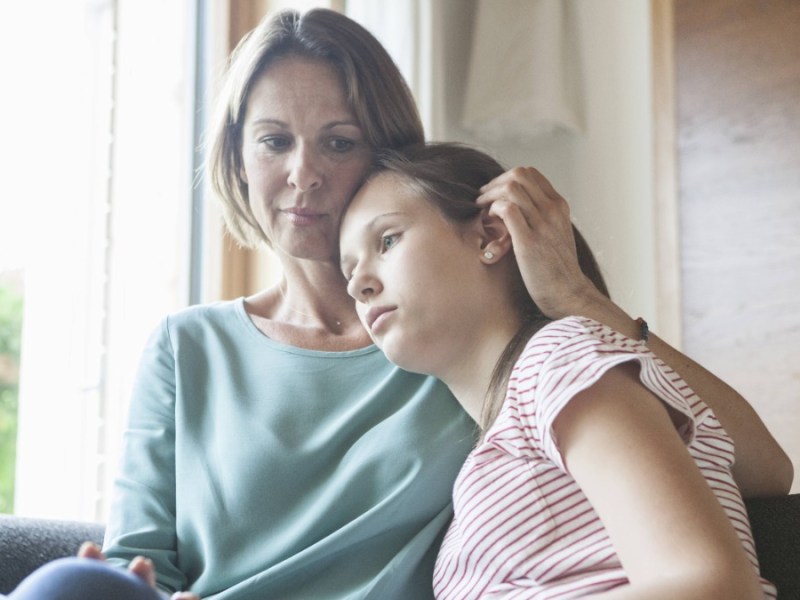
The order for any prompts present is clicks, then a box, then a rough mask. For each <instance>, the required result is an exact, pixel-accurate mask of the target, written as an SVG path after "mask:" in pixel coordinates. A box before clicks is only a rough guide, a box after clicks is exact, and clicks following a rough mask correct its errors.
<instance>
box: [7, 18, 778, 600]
mask: <svg viewBox="0 0 800 600" xmlns="http://www.w3.org/2000/svg"><path fill="white" fill-rule="evenodd" d="M423 137H424V136H423V130H422V126H421V123H420V120H419V117H418V114H417V111H416V108H415V106H414V102H413V98H412V96H411V94H410V93H409V91H408V88H407V86H406V85H405V83H404V81H403V79H402V77H401V75H400V73H399V71H398V70H397V68H396V67H395V66H394V64H393V63H392V61H391V59H390V58H389V56H388V54H387V53H386V51H385V50H384V49H383V48H382V47H381V46H380V44H379V43H378V42H377V41H376V40H375V38H374V37H373V36H372V35H371V34H369V33H368V32H367V31H366V30H365V29H363V28H362V27H360V26H359V25H357V24H356V23H355V22H353V21H352V20H350V19H348V18H346V17H344V16H342V15H339V14H337V13H335V12H332V11H327V10H314V11H310V12H308V13H306V14H305V15H303V16H302V17H301V16H300V15H299V14H297V13H295V12H283V13H280V14H278V15H276V16H274V17H271V18H268V19H265V20H264V21H263V22H262V23H261V24H260V25H259V26H258V27H257V28H256V29H255V30H254V31H253V32H252V33H251V34H250V35H249V36H248V37H247V39H245V40H244V41H243V42H242V43H241V44H240V46H239V47H238V48H237V50H236V51H235V53H234V55H233V57H232V60H231V64H230V67H229V70H228V79H227V83H226V85H225V87H224V89H223V91H222V94H221V103H220V111H219V114H218V116H217V119H216V121H215V123H214V124H213V125H212V128H211V131H210V135H209V142H210V144H209V145H210V151H209V155H208V169H207V171H208V177H209V180H210V182H211V184H212V187H213V189H214V191H215V193H216V194H217V196H219V198H220V200H221V201H222V205H223V207H224V210H225V215H226V221H227V224H228V226H229V229H230V231H231V232H232V233H233V235H234V236H235V237H236V238H237V239H239V241H241V242H242V243H243V244H245V245H249V246H256V247H258V246H261V245H262V244H267V245H269V246H270V247H271V248H272V250H273V251H274V252H275V254H276V255H277V257H278V258H279V260H280V261H281V264H282V267H283V277H282V279H281V281H280V282H279V283H278V284H277V285H275V286H274V287H271V288H269V289H267V290H264V291H263V292H261V293H258V294H255V295H253V296H251V297H248V298H245V299H239V300H236V301H233V302H227V303H218V304H212V305H207V306H200V307H193V308H190V309H187V310H186V311H182V312H180V313H178V314H175V315H171V316H170V317H168V319H166V320H165V322H164V323H163V324H162V326H161V327H159V328H158V330H157V331H156V332H155V333H154V336H153V338H152V341H151V343H150V345H149V346H148V348H147V350H146V351H145V354H144V357H143V360H142V365H141V370H140V375H139V379H138V381H137V384H136V387H135V389H134V393H133V397H132V401H131V409H130V410H131V412H130V423H129V426H128V429H127V431H126V434H125V437H126V440H125V448H124V457H123V462H122V465H121V470H120V474H119V477H118V478H117V482H116V488H115V489H116V494H115V501H114V505H113V507H112V514H111V519H110V521H109V523H108V529H107V537H106V542H105V548H104V551H105V554H106V555H107V556H108V560H109V561H110V562H111V563H113V564H114V565H120V566H123V565H125V564H132V565H133V567H134V570H135V572H136V574H137V575H139V576H140V577H141V578H142V579H144V580H146V581H150V580H151V578H153V577H155V578H156V579H157V584H158V586H159V588H161V589H162V590H164V591H165V592H170V593H171V592H173V591H175V590H189V589H190V590H191V591H192V592H194V593H196V594H198V595H200V596H202V597H208V598H220V599H221V598H236V599H237V600H240V599H245V600H246V599H249V598H258V599H261V598H265V597H276V598H277V597H279V598H295V597H296V598H309V597H325V598H381V599H386V598H425V597H430V596H431V594H432V592H431V584H430V582H431V577H432V571H433V561H434V558H435V555H436V552H437V550H438V546H439V543H440V540H441V536H442V535H443V534H444V531H445V529H446V525H447V522H448V521H449V519H450V516H451V510H452V509H451V506H450V489H451V486H452V482H453V480H454V478H455V476H456V472H457V470H458V468H459V466H460V464H461V463H462V462H463V460H464V458H465V456H466V455H467V453H468V452H469V449H470V447H471V445H472V442H473V440H472V426H471V424H470V420H469V418H468V417H467V416H466V415H465V414H464V413H463V411H462V410H461V408H460V407H459V406H458V403H457V402H456V401H455V400H454V399H453V398H452V396H451V395H450V394H449V392H448V391H447V389H446V387H445V386H444V385H442V384H441V383H438V382H436V381H434V380H433V379H431V378H425V377H420V376H417V375H412V374H410V373H407V372H404V371H402V370H400V369H397V368H395V367H394V366H392V365H391V364H390V363H389V362H388V361H387V360H386V358H385V357H384V356H383V354H382V353H381V352H380V351H378V350H377V348H375V347H374V346H373V345H372V344H371V341H370V338H369V336H368V335H367V333H366V332H365V331H364V329H363V327H362V326H361V324H360V322H359V320H358V316H357V314H356V312H355V308H354V306H353V302H352V299H351V298H350V297H349V296H348V295H347V290H346V282H345V281H344V279H343V278H342V276H341V272H340V270H339V260H338V228H339V221H340V219H341V215H342V213H343V211H344V208H345V205H346V204H347V202H349V200H350V198H351V196H352V194H353V193H354V192H355V190H356V188H357V186H358V185H359V183H360V181H361V179H362V177H363V175H364V173H365V172H366V169H367V167H368V164H369V162H370V160H371V155H372V153H373V152H374V151H375V150H377V149H378V148H383V147H400V146H404V145H407V144H410V143H419V142H421V141H423ZM528 175H529V174H528V172H527V171H525V170H518V171H512V172H510V173H508V174H507V175H506V177H505V179H500V180H498V181H497V182H496V185H494V186H492V187H491V188H489V189H487V192H486V194H485V197H484V200H485V201H487V202H492V201H494V203H493V206H494V207H496V210H498V211H511V212H513V211H514V210H516V209H515V208H514V207H512V206H510V205H508V204H507V202H506V201H505V200H503V199H502V198H503V197H505V196H506V195H507V194H506V192H507V191H508V190H513V189H516V187H517V186H524V188H525V189H529V188H530V187H531V181H530V180H529V176H528ZM536 185H538V184H534V187H536ZM536 189H537V190H538V188H536ZM537 193H539V192H537ZM551 207H554V208H549V209H547V210H546V211H545V213H544V214H542V215H541V216H542V218H543V219H544V220H543V222H541V223H540V224H539V225H537V232H538V233H537V236H532V237H531V239H530V240H529V242H530V245H529V246H528V248H527V257H521V260H522V263H523V264H525V265H528V263H530V264H531V265H532V266H533V268H532V269H531V270H530V271H529V272H526V276H528V277H529V278H530V280H531V281H540V282H541V286H538V285H537V286H536V287H537V288H538V287H541V290H537V294H540V293H541V292H545V294H544V295H545V296H546V297H547V298H546V301H543V300H540V298H539V297H538V296H537V302H540V304H543V306H546V307H547V310H551V311H553V316H559V315H558V313H559V312H560V311H564V312H566V313H572V312H574V310H575V309H574V308H573V306H575V305H579V306H580V307H581V308H584V309H585V310H587V311H592V312H593V314H594V313H601V314H603V315H605V314H606V313H608V315H609V318H610V319H613V320H615V322H613V323H611V324H612V325H613V326H614V327H617V328H625V327H630V326H631V324H632V321H631V320H630V319H629V318H628V317H627V315H625V314H624V313H622V312H621V311H619V309H617V308H616V307H613V305H611V304H610V303H609V302H608V300H607V299H606V298H605V297H604V296H602V295H601V294H599V293H596V290H595V289H594V288H593V287H592V286H591V285H590V283H589V282H588V280H586V279H585V278H584V277H583V275H582V274H581V273H580V270H579V269H578V268H577V267H576V266H575V264H576V262H575V257H574V247H573V246H572V245H571V244H572V243H573V242H572V234H571V229H570V225H569V216H568V211H567V209H566V204H565V203H564V202H563V201H562V200H559V201H557V202H553V203H551ZM524 209H525V210H526V211H527V210H532V209H533V207H532V206H528V207H524ZM540 240H541V241H542V243H540ZM545 240H546V241H547V242H548V243H547V244H544V243H543V242H544V241H545ZM520 248H522V246H520ZM543 249H544V250H546V251H547V252H548V253H550V256H552V257H553V260H552V261H551V262H550V263H549V266H544V267H543V264H544V262H543V261H540V260H539V253H540V252H541V251H542V250H543ZM552 249H557V253H555V254H554V253H552ZM595 294H596V295H595ZM609 307H611V308H609ZM598 318H599V317H598ZM620 322H623V323H622V324H620ZM664 352H665V353H669V352H671V351H670V350H668V349H665V350H664ZM672 352H674V351H672ZM671 358H672V359H674V360H675V361H677V362H682V361H685V359H684V358H683V357H682V356H681V355H679V354H677V353H675V354H673V355H671ZM667 360H668V362H669V360H670V359H669V358H667ZM693 372H694V371H693ZM696 375H697V378H698V379H699V380H702V381H703V382H705V383H707V385H709V386H714V387H715V388H716V386H719V385H720V384H719V383H718V382H717V380H715V379H713V378H711V376H710V375H708V374H705V373H702V372H697V373H696ZM718 401H719V403H720V404H721V405H723V408H720V409H719V412H720V414H722V413H726V412H727V413H729V414H730V415H732V416H731V419H732V420H734V421H736V425H737V428H736V430H735V433H734V437H735V438H736V436H737V435H738V434H739V433H741V434H742V436H743V437H744V438H746V439H745V440H744V441H743V442H742V450H743V457H745V458H744V459H743V460H744V462H745V463H747V464H748V465H749V467H748V472H747V473H745V475H746V476H747V477H751V476H752V474H753V473H759V472H760V471H762V470H766V469H765V465H769V466H770V468H772V467H773V466H774V465H776V464H781V461H783V454H782V453H781V450H780V448H779V447H778V446H777V445H776V444H775V442H774V440H772V438H771V437H770V436H769V433H768V432H767V431H766V429H765V428H764V427H763V424H761V422H760V421H759V420H758V419H757V417H756V416H755V415H754V414H753V413H752V411H751V409H750V408H749V407H748V406H747V404H746V403H745V402H744V401H743V400H741V399H740V398H739V397H738V396H736V395H735V394H733V393H732V392H729V391H728V390H722V391H721V392H720V393H719V395H718ZM751 455H752V456H751ZM750 471H752V473H751V472H750ZM784 479H785V478H784V477H782V476H780V477H776V478H775V480H766V479H762V480H760V481H759V480H757V479H755V478H753V481H752V483H753V485H754V488H755V489H759V490H762V491H763V492H764V493H770V492H772V491H773V490H775V489H777V488H783V487H785V486H786V485H787V484H785V481H784ZM83 555H85V556H90V557H98V556H99V552H98V551H97V550H96V549H87V550H84V552H83ZM137 555H144V556H147V557H148V559H149V560H151V561H152V563H150V562H146V561H144V560H142V559H135V557H136V556H137ZM133 560H135V561H136V562H134V563H130V561H133ZM93 566H94V565H93ZM51 577H52V575H51ZM84 589H85V587H84ZM82 597H83V598H89V597H90V596H89V595H87V594H86V593H84V595H83V596H82ZM15 600H16V599H15Z"/></svg>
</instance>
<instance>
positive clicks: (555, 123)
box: [461, 0, 583, 141]
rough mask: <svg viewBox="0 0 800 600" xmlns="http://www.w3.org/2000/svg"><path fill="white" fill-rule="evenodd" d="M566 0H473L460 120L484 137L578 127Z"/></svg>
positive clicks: (577, 75)
mask: <svg viewBox="0 0 800 600" xmlns="http://www.w3.org/2000/svg"><path fill="white" fill-rule="evenodd" d="M571 17H574V15H572V14H571V12H570V5H569V3H568V1H567V0H477V9H476V12H475V21H474V29H473V39H472V48H471V56H470V64H469V75H468V81H467V89H466V95H465V98H464V108H463V114H462V122H461V125H462V127H464V129H466V130H467V131H469V132H471V133H473V134H474V135H476V136H477V137H479V138H483V139H486V140H489V141H496V140H499V139H508V138H517V139H520V138H521V139H525V138H529V137H531V136H535V135H538V134H540V133H543V132H544V133H549V132H552V131H553V130H555V129H559V128H560V129H566V130H568V131H574V132H581V131H583V109H582V106H581V69H580V63H579V58H578V52H577V32H576V31H575V28H576V23H575V19H574V18H571Z"/></svg>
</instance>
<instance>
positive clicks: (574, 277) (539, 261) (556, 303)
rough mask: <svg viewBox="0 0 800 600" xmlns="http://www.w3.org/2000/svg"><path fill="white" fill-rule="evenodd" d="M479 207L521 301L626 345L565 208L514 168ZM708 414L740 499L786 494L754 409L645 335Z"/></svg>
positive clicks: (526, 171)
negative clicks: (510, 252) (732, 451)
mask: <svg viewBox="0 0 800 600" xmlns="http://www.w3.org/2000/svg"><path fill="white" fill-rule="evenodd" d="M482 192H483V193H482V195H481V196H480V198H478V203H479V204H482V205H484V206H488V210H489V213H490V214H493V215H496V216H497V217H499V218H500V219H502V220H503V222H504V223H505V225H506V227H507V228H508V231H509V233H510V234H511V239H512V243H513V246H514V253H515V256H516V258H517V262H518V264H519V269H520V272H521V273H522V278H523V280H524V282H525V286H526V287H527V289H528V293H529V294H530V295H531V297H532V298H533V301H534V302H536V304H537V306H539V308H540V309H541V310H542V312H543V313H544V314H545V315H547V316H548V317H550V318H552V319H558V318H561V317H564V316H569V315H580V316H584V317H589V318H590V319H594V320H595V321H599V322H601V323H605V324H606V325H608V326H609V327H611V328H612V329H616V330H617V331H619V332H620V333H623V334H625V335H627V336H629V337H631V338H633V339H638V337H639V326H638V325H637V323H636V321H634V319H633V318H632V317H631V316H630V315H628V314H627V313H626V312H625V311H624V310H623V309H622V308H620V307H619V306H618V305H617V304H615V303H614V302H612V301H611V299H610V298H608V297H607V296H605V295H604V294H602V293H601V292H600V291H599V290H598V289H597V288H596V287H595V286H594V285H593V284H592V282H591V281H590V280H589V279H588V278H587V277H586V276H584V275H583V273H582V272H581V269H580V266H579V263H578V258H577V253H576V251H575V238H574V235H573V233H572V224H571V222H570V217H569V206H568V204H567V202H566V200H564V198H563V197H562V196H561V195H560V194H559V193H558V192H556V190H555V189H553V186H552V185H551V184H550V182H549V181H548V180H547V179H546V178H545V177H544V176H543V175H542V174H541V173H539V171H537V170H536V169H534V168H532V167H517V168H515V169H511V170H510V171H506V172H505V173H503V174H502V175H500V176H498V177H496V178H495V179H493V180H492V181H490V182H489V183H488V184H486V185H485V186H484V187H483V188H482ZM647 345H648V346H649V347H650V349H651V350H652V351H653V353H655V355H656V356H658V357H659V358H660V359H661V360H663V361H664V362H665V363H667V364H668V365H669V366H670V367H672V368H673V369H674V370H675V371H677V372H678V374H679V375H680V376H681V377H682V378H683V380H684V381H686V383H688V384H689V386H690V387H691V388H692V389H693V390H694V391H695V392H696V393H697V394H698V396H700V398H702V399H703V400H704V401H705V402H706V403H707V404H708V405H709V406H710V407H711V409H712V410H713V411H714V413H715V414H716V416H717V418H718V419H719V420H720V422H721V423H722V426H723V427H724V428H725V430H726V431H727V432H728V434H729V435H730V436H731V437H732V438H733V440H734V443H735V445H736V463H735V465H734V467H733V475H734V477H735V479H736V483H737V484H738V485H739V488H740V489H741V491H742V494H743V495H744V497H745V498H751V497H758V496H773V495H780V494H786V493H788V492H789V489H790V488H791V485H792V479H793V475H794V472H793V468H792V463H791V461H790V460H789V457H788V456H787V455H786V453H785V452H784V451H783V449H782V448H781V447H780V445H779V444H778V443H777V441H776V440H775V438H774V437H772V434H771V433H770V432H769V430H768V429H767V427H766V425H765V424H764V422H763V421H762V420H761V419H760V418H759V416H758V414H757V413H756V411H755V410H754V409H753V407H752V406H751V405H750V404H749V403H748V402H747V401H746V400H745V399H744V398H743V397H742V396H741V395H740V394H739V393H738V392H737V391H736V390H734V389H733V388H731V387H730V386H729V385H727V384H726V383H725V382H724V381H722V380H721V379H719V378H718V377H716V376H715V375H714V374H713V373H711V372H709V371H708V370H706V369H705V368H703V367H702V366H701V365H699V364H697V363H696V362H694V361H693V360H692V359H690V358H689V357H687V356H685V355H684V354H682V353H681V352H679V351H678V350H676V349H675V348H673V347H672V346H670V345H669V344H667V343H666V342H664V341H663V340H661V339H660V338H659V337H658V336H657V335H655V334H654V333H653V332H652V331H651V334H650V339H649V341H648V343H647Z"/></svg>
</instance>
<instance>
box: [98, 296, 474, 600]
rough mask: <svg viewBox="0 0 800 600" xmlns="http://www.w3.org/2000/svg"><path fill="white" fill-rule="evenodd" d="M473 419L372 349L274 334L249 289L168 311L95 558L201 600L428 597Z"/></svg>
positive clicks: (141, 386)
mask: <svg viewBox="0 0 800 600" xmlns="http://www.w3.org/2000/svg"><path fill="white" fill-rule="evenodd" d="M473 442H474V429H473V425H472V424H471V421H470V420H469V418H468V417H467V416H466V413H464V412H463V411H462V410H461V408H460V407H459V405H458V404H457V402H456V401H455V399H453V397H452V396H451V395H450V393H449V392H448V391H447V389H446V387H445V386H444V385H443V384H441V383H440V382H438V381H436V380H434V379H432V378H429V377H422V376H419V375H413V374H411V373H407V372H405V371H402V370H401V369H398V368H397V367H395V366H393V365H391V364H390V363H389V362H388V361H387V359H386V358H385V357H384V355H383V353H382V352H380V350H378V349H377V348H376V347H375V346H369V347H366V348H362V349H359V350H354V351H349V352H319V351H313V350H304V349H300V348H295V347H291V346H287V345H284V344H281V343H277V342H275V341H274V340H271V339H269V338H267V337H266V336H264V335H263V334H262V333H261V332H260V331H259V330H258V329H257V328H256V327H255V325H254V324H253V323H252V322H251V320H250V318H249V317H248V316H247V314H246V312H245V309H244V301H243V299H239V300H236V301H232V302H220V303H215V304H209V305H204V306H197V307H191V308H188V309H186V310H183V311H181V312H179V313H176V314H174V315H172V316H170V317H168V318H167V319H165V320H164V321H163V323H162V324H161V326H160V327H159V328H158V329H157V330H156V331H155V332H154V333H153V335H152V337H151V339H150V341H149V343H148V345H147V347H146V349H145V351H144V354H143V357H142V363H141V365H140V371H139V374H138V378H137V381H136V384H135V387H134V391H133V398H132V401H131V408H130V415H129V423H128V426H127V429H126V432H125V440H124V450H123V460H122V464H121V470H120V473H119V475H118V477H117V479H116V482H115V497H114V503H113V507H112V515H111V518H110V520H109V523H108V527H107V533H106V543H105V548H104V551H105V553H106V555H107V556H108V557H109V559H110V560H111V562H113V563H118V564H124V563H127V561H129V560H130V559H132V558H133V557H134V556H135V555H137V554H143V555H145V556H148V557H150V558H151V559H152V560H153V562H154V563H155V567H156V570H157V573H158V582H159V586H160V587H163V588H164V589H165V590H169V591H175V590H191V591H193V592H195V593H197V594H199V595H200V596H201V597H202V598H204V599H223V598H225V599H236V600H251V599H252V600H265V599H268V598H276V599H277V598H280V599H282V600H286V599H291V598H298V599H300V598H302V599H303V600H309V599H313V598H325V599H334V598H336V599H339V598H376V599H381V600H387V599H392V598H402V599H403V600H409V599H413V600H416V599H418V598H423V599H424V598H432V597H433V592H432V583H431V578H432V572H433V562H434V559H435V556H436V553H437V551H438V546H439V542H440V541H441V535H442V534H443V533H444V530H445V528H446V526H447V524H448V522H449V520H450V517H451V510H452V509H451V490H452V485H453V481H454V480H455V477H456V474H457V472H458V470H459V468H460V466H461V464H462V463H463V461H464V459H465V457H466V455H467V453H468V452H469V450H470V448H471V447H472V445H473Z"/></svg>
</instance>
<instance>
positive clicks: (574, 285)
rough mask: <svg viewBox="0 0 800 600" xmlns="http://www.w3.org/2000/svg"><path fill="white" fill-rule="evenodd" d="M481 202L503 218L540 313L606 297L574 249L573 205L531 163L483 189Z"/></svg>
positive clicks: (559, 312)
mask: <svg viewBox="0 0 800 600" xmlns="http://www.w3.org/2000/svg"><path fill="white" fill-rule="evenodd" d="M481 192H482V194H481V196H480V197H479V198H478V200H477V202H478V204H479V205H483V206H486V207H488V210H489V214H490V215H494V216H497V217H498V218H500V219H502V221H503V222H504V223H505V225H506V227H507V228H508V231H509V233H510V234H511V239H512V242H513V246H514V254H515V256H516V259H517V263H518V264H519V268H520V271H521V273H522V278H523V280H524V282H525V286H526V287H527V289H528V293H529V294H530V295H531V297H532V298H533V301H534V302H536V304H537V305H538V306H539V308H540V309H541V310H542V312H543V313H544V314H545V315H547V316H548V317H550V318H553V319H558V318H561V317H564V316H567V315H571V314H580V308H581V307H583V306H584V305H586V304H587V303H593V302H598V301H599V302H601V303H602V302H604V301H606V299H605V297H604V296H602V294H600V293H599V291H598V290H597V288H595V286H594V285H593V284H592V282H591V281H590V280H589V279H588V278H587V277H586V276H585V275H584V274H583V272H582V271H581V268H580V265H579V263H578V256H577V252H576V250H575V237H574V235H573V232H572V223H571V221H570V212H569V205H568V204H567V202H566V200H564V198H563V197H562V196H561V195H560V194H559V193H558V192H556V190H555V189H554V188H553V186H552V185H551V184H550V182H549V181H548V180H547V179H546V178H545V177H544V175H542V174H541V173H540V172H539V171H537V170H536V169H534V168H533V167H516V168H514V169H511V170H510V171H506V172H505V173H503V174H502V175H500V176H498V177H496V178H495V179H493V180H492V181H490V182H489V183H487V184H486V185H485V186H483V188H481Z"/></svg>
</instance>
